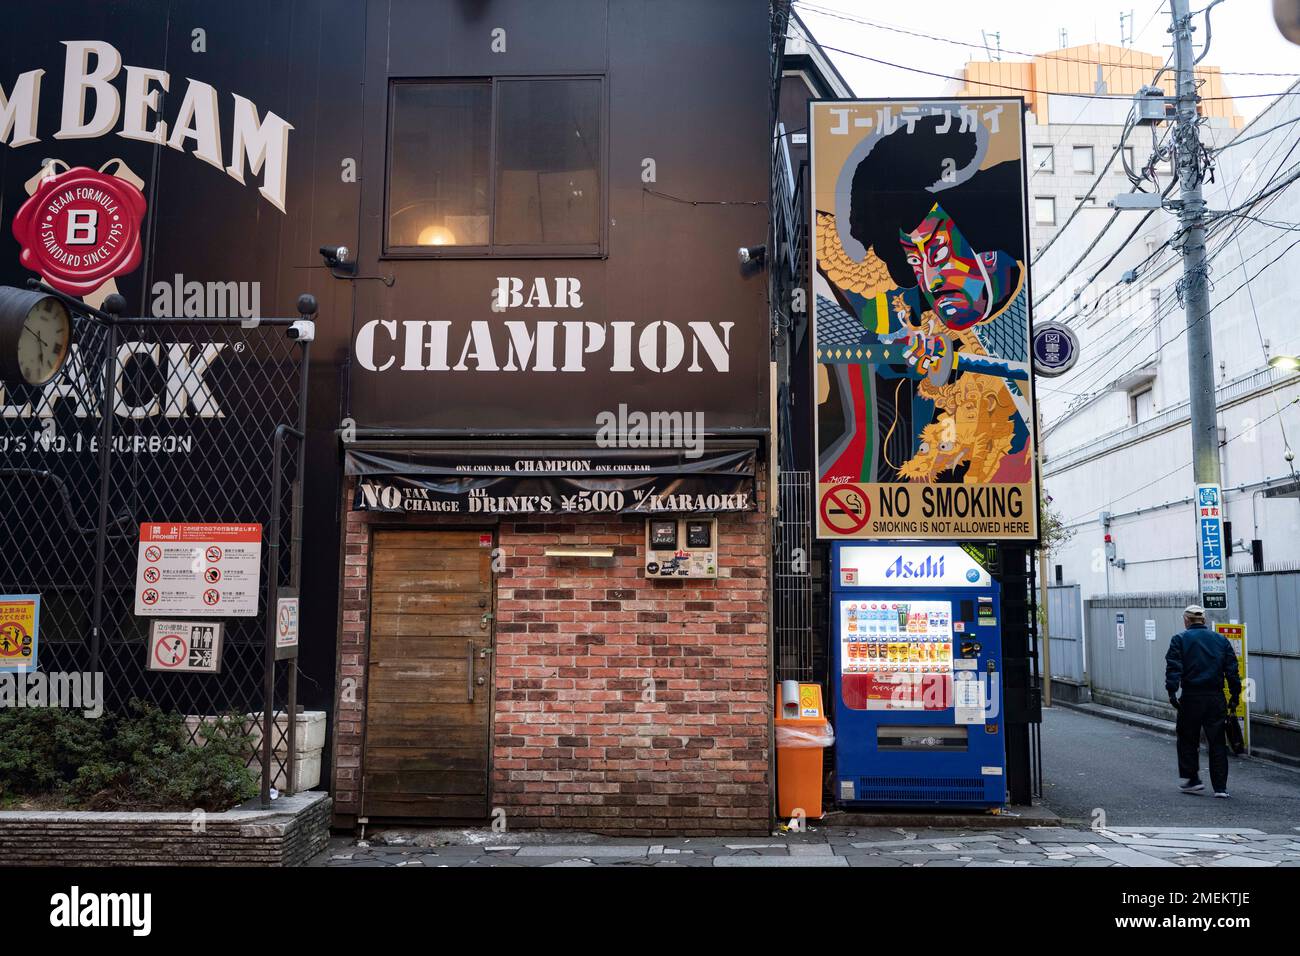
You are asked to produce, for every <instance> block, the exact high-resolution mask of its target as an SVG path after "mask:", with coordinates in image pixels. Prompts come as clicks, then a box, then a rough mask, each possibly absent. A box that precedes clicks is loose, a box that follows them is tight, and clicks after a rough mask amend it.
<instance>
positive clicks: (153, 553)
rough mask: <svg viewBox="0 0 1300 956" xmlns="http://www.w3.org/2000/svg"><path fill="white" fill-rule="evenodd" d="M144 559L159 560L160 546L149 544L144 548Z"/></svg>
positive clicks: (160, 556)
mask: <svg viewBox="0 0 1300 956" xmlns="http://www.w3.org/2000/svg"><path fill="white" fill-rule="evenodd" d="M144 559H145V560H146V561H159V560H161V559H162V548H157V547H154V546H153V545H150V546H149V547H147V548H145V549H144Z"/></svg>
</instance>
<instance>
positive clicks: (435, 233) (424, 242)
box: [415, 226, 456, 246]
mask: <svg viewBox="0 0 1300 956" xmlns="http://www.w3.org/2000/svg"><path fill="white" fill-rule="evenodd" d="M415 241H416V243H417V244H419V245H421V246H454V245H455V244H456V236H455V235H454V234H453V233H452V231H451V230H450V229H448V228H447V227H446V226H425V227H424V228H423V229H421V230H420V235H419V237H418V238H417V239H416V240H415Z"/></svg>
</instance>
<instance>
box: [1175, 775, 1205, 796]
mask: <svg viewBox="0 0 1300 956" xmlns="http://www.w3.org/2000/svg"><path fill="white" fill-rule="evenodd" d="M1178 789H1179V790H1181V791H1182V792H1183V793H1200V792H1201V791H1202V790H1204V789H1205V784H1203V783H1202V782H1201V781H1199V780H1197V779H1196V778H1195V777H1189V778H1188V779H1187V780H1184V781H1182V782H1181V783H1179V784H1178Z"/></svg>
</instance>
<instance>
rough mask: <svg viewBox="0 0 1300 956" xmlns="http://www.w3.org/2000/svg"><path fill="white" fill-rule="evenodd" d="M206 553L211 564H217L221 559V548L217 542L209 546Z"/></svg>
mask: <svg viewBox="0 0 1300 956" xmlns="http://www.w3.org/2000/svg"><path fill="white" fill-rule="evenodd" d="M204 553H205V554H206V555H207V558H208V563H209V564H216V563H217V562H218V561H220V560H221V549H220V548H218V547H217V546H216V545H215V544H214V545H212V546H211V547H209V548H208V550H207V551H206V552H204Z"/></svg>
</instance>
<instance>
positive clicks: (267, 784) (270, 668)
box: [262, 296, 316, 807]
mask: <svg viewBox="0 0 1300 956" xmlns="http://www.w3.org/2000/svg"><path fill="white" fill-rule="evenodd" d="M298 311H299V312H300V313H301V314H302V315H303V316H304V318H305V317H306V316H307V315H310V314H313V313H314V312H315V311H316V300H315V299H314V298H312V297H310V296H302V297H301V298H299V300H298ZM310 358H311V339H310V337H308V338H307V339H306V340H304V341H302V371H301V374H300V376H299V380H298V423H297V426H298V427H296V428H295V427H293V426H292V425H286V424H283V423H281V424H279V425H277V426H276V427H275V436H274V438H273V440H272V453H271V481H270V484H271V501H272V507H271V527H270V534H269V536H268V537H269V540H270V544H269V548H268V552H269V553H268V560H267V575H266V648H265V650H264V652H263V658H264V661H265V668H266V670H265V673H264V675H263V678H262V691H263V694H264V696H265V700H264V701H263V709H262V806H263V807H269V806H270V805H271V781H272V779H273V778H274V771H273V770H272V769H271V758H272V755H273V753H274V747H273V745H272V740H271V733H272V731H273V728H274V724H275V634H276V627H277V621H278V616H279V615H278V610H279V608H278V605H279V601H280V510H281V509H280V479H281V477H282V473H283V467H284V466H283V460H284V438H285V436H286V435H292V436H293V437H294V438H296V439H298V466H297V474H296V475H295V481H296V482H301V480H302V470H303V467H304V462H305V450H306V444H307V375H308V372H309V365H308V362H309V360H310ZM289 520H290V527H289V530H290V536H291V537H290V547H289V584H290V586H291V587H293V588H294V589H295V592H296V593H298V594H299V595H301V593H302V592H301V590H299V589H298V575H299V567H300V560H301V559H300V550H301V549H300V546H299V539H300V538H301V535H302V506H301V502H300V500H299V496H298V495H296V494H295V495H294V503H293V513H292V515H291V516H290V519H289ZM300 599H301V598H300ZM301 613H302V610H301V606H300V607H299V615H300V617H299V621H301ZM297 676H298V659H297V657H296V656H295V657H293V658H291V659H290V664H289V678H288V682H289V689H288V690H289V692H288V700H287V701H286V705H287V714H286V719H285V732H286V734H287V735H288V739H287V740H286V749H287V751H288V762H287V765H286V767H285V773H286V774H287V779H286V780H285V793H289V794H291V793H293V792H294V773H295V771H296V769H297V768H296V764H297V746H296V740H295V738H296V737H297V730H298V727H297V722H298V715H297V713H296V709H297V697H298V688H297Z"/></svg>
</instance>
